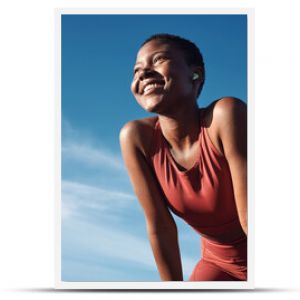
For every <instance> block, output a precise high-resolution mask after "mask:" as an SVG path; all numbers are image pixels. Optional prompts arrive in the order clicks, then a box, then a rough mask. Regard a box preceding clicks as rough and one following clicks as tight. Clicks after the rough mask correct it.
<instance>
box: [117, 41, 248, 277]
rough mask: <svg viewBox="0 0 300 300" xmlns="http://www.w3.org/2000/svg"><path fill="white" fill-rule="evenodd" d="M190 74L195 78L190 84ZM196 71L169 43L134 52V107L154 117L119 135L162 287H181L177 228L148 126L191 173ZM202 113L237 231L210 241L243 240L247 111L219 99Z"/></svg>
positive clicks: (234, 102) (195, 153)
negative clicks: (226, 174)
mask: <svg viewBox="0 0 300 300" xmlns="http://www.w3.org/2000/svg"><path fill="white" fill-rule="evenodd" d="M193 73H197V74H198V75H199V78H198V79H196V80H193V79H192V76H193ZM201 80H202V79H201V68H200V67H197V66H190V65H188V64H187V62H186V60H185V57H184V55H183V53H182V52H181V50H179V49H177V48H176V46H175V45H174V44H172V43H169V42H168V43H166V42H162V41H160V40H154V41H150V42H148V43H147V44H145V45H144V46H143V47H142V48H141V49H140V50H139V52H138V55H137V61H136V64H135V67H134V78H133V81H132V85H131V90H132V93H133V95H134V96H135V98H136V100H137V102H138V104H139V105H140V106H141V107H142V108H144V109H145V110H146V111H148V112H153V113H156V114H157V115H158V116H156V117H152V118H144V119H141V120H135V121H130V122H128V123H127V124H125V126H124V127H123V128H122V130H121V132H120V145H121V150H122V155H123V159H124V162H125V165H126V167H127V170H128V174H129V177H130V180H131V183H132V185H133V188H134V191H135V193H136V195H137V198H138V200H139V202H140V204H141V206H142V208H143V211H144V215H145V220H146V226H147V233H148V237H149V240H150V244H151V247H152V250H153V254H154V258H155V261H156V264H157V267H158V271H159V273H160V277H161V279H162V280H164V281H169V280H172V281H182V280H183V275H182V265H181V257H180V248H179V245H178V236H177V227H176V224H175V222H174V219H173V217H172V215H171V213H170V211H169V209H168V207H167V205H166V202H165V199H164V196H163V193H162V191H161V188H160V186H159V183H158V182H157V180H156V178H155V176H154V173H153V170H152V168H151V167H150V163H149V162H150V158H149V151H150V147H151V146H152V137H153V130H154V125H155V123H156V121H157V118H159V122H160V126H161V129H162V133H163V135H164V137H165V139H166V140H167V142H168V144H169V147H170V151H171V153H172V155H173V157H174V159H175V160H176V162H177V163H178V165H179V166H180V167H181V169H182V170H187V169H189V168H191V167H192V166H193V165H194V163H195V161H196V160H197V157H198V155H199V150H200V149H199V148H198V147H199V146H198V143H197V137H198V133H199V130H200V128H199V113H198V110H199V108H198V106H197V102H196V99H197V91H198V89H199V86H200V84H201ZM203 110H204V120H203V121H204V126H205V127H207V131H208V134H209V136H210V139H211V141H212V143H213V144H214V145H215V147H216V149H217V150H218V151H219V152H220V153H222V154H224V155H225V157H226V159H227V161H228V164H229V168H230V171H231V175H232V182H233V190H234V196H235V201H236V206H237V211H238V216H239V220H240V223H241V227H242V230H238V231H236V232H228V233H226V234H224V235H222V236H217V237H216V236H213V237H210V236H205V237H206V238H210V239H212V240H213V239H218V240H221V241H224V242H225V241H232V240H234V239H236V238H238V237H241V236H243V235H245V234H246V235H247V109H246V106H245V104H244V103H243V102H242V101H240V100H238V99H235V98H232V97H225V98H222V99H219V100H216V101H215V102H213V103H212V104H211V105H210V106H208V107H207V108H203Z"/></svg>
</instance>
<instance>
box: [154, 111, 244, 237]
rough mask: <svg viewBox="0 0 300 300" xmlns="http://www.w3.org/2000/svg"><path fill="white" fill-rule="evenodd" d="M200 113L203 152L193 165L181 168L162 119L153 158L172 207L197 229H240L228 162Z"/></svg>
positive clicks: (203, 231) (209, 232)
mask: <svg viewBox="0 0 300 300" xmlns="http://www.w3.org/2000/svg"><path fill="white" fill-rule="evenodd" d="M199 114H200V131H199V136H198V143H199V146H200V155H199V157H198V159H197V161H196V162H195V164H194V166H193V167H192V168H190V169H188V170H185V171H181V170H180V169H179V168H178V165H177V163H176V161H175V160H174V158H173V156H172V154H171V152H170V150H169V146H168V143H167V140H166V139H165V138H164V136H163V134H162V131H161V128H160V124H159V119H158V120H157V122H156V124H155V130H154V137H153V138H154V140H153V147H152V151H151V162H152V166H153V168H154V171H155V174H156V177H157V179H158V181H159V183H160V186H161V188H162V191H163V193H164V195H165V198H166V201H167V204H168V206H169V207H170V209H171V211H173V213H175V214H176V215H177V216H179V217H181V218H182V219H183V220H184V221H185V222H186V223H188V224H189V225H191V226H192V227H193V228H194V229H195V230H196V231H197V232H198V233H200V234H204V235H208V236H212V237H213V236H220V235H222V234H223V233H228V232H230V231H231V230H237V229H238V227H240V229H241V225H240V222H239V218H238V214H237V209H236V204H235V199H234V194H233V186H232V180H231V174H230V170H229V165H228V163H227V160H226V158H225V156H224V155H223V154H221V153H220V152H219V151H218V150H217V149H216V148H215V146H214V145H213V143H212V142H211V140H210V138H209V136H208V133H207V129H206V128H205V127H204V126H203V117H202V116H203V110H202V109H199ZM241 230H242V229H241Z"/></svg>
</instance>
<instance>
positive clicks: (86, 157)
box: [62, 141, 125, 171]
mask: <svg viewBox="0 0 300 300" xmlns="http://www.w3.org/2000/svg"><path fill="white" fill-rule="evenodd" d="M62 158H63V159H73V160H76V161H78V162H81V163H84V164H86V165H87V166H89V167H93V168H99V167H101V168H103V167H104V166H106V167H109V168H112V169H114V170H117V171H125V167H124V164H123V161H122V159H121V157H119V156H117V155H114V154H112V153H109V152H108V151H107V150H104V149H100V148H95V147H93V146H92V145H88V144H84V143H79V142H75V141H72V142H67V143H63V145H62Z"/></svg>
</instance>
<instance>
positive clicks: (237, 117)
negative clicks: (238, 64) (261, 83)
mask: <svg viewBox="0 0 300 300" xmlns="http://www.w3.org/2000/svg"><path fill="white" fill-rule="evenodd" d="M214 115H215V116H216V117H217V118H216V119H217V120H218V121H217V122H218V126H217V128H218V136H219V137H220V140H221V144H222V146H223V152H224V155H225V157H226V159H227V161H228V164H229V168H230V172H231V177H232V183H233V191H234V196H235V201H236V207H237V212H238V216H239V220H240V223H241V226H242V228H243V231H244V232H245V234H246V235H247V234H248V217H247V106H246V104H245V103H244V102H242V101H241V100H239V99H236V98H231V97H227V98H223V99H221V100H219V101H218V102H217V103H216V105H215V109H214Z"/></svg>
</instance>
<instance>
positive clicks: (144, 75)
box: [139, 68, 155, 80]
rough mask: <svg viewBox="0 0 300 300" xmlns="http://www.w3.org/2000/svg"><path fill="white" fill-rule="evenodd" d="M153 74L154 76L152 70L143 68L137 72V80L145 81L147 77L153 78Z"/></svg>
mask: <svg viewBox="0 0 300 300" xmlns="http://www.w3.org/2000/svg"><path fill="white" fill-rule="evenodd" d="M154 74H155V72H154V71H153V70H152V69H150V68H143V69H141V70H140V72H139V80H144V79H147V78H149V77H153V75H154Z"/></svg>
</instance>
